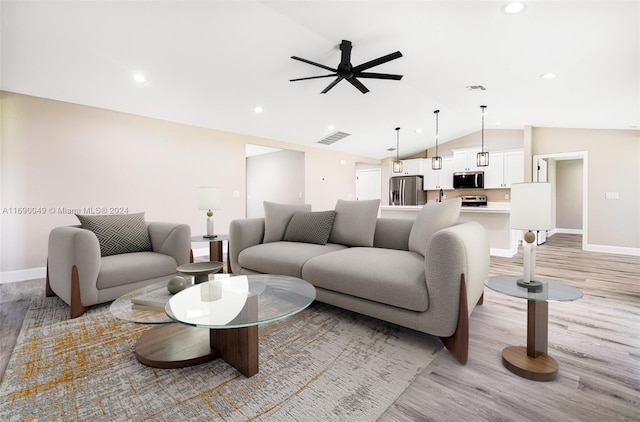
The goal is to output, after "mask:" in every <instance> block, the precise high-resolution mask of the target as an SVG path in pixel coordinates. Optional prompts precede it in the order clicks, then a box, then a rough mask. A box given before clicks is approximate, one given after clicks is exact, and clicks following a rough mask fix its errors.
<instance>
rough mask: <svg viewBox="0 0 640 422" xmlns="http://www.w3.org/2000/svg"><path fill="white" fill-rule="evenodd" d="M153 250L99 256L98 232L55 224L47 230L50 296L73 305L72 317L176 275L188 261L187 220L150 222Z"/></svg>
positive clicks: (189, 243) (189, 250) (188, 235)
mask: <svg viewBox="0 0 640 422" xmlns="http://www.w3.org/2000/svg"><path fill="white" fill-rule="evenodd" d="M147 229H148V230H149V237H150V240H151V248H152V251H148V252H132V253H122V254H118V255H110V256H101V253H100V245H99V242H98V238H97V236H96V235H95V234H94V233H93V232H92V231H89V230H86V229H83V228H81V227H80V226H67V227H57V228H55V229H53V230H52V231H51V233H50V234H49V256H48V259H47V278H46V294H47V296H53V295H57V296H58V297H60V298H61V299H62V300H64V301H65V302H66V303H67V304H69V305H70V307H71V318H76V317H78V316H80V315H82V314H83V313H84V312H85V311H86V310H87V309H88V308H89V306H91V305H95V304H98V303H104V302H109V301H112V300H115V299H117V298H118V297H120V296H122V295H123V294H125V293H128V292H130V291H132V290H135V289H138V288H140V287H144V286H146V285H148V284H151V283H154V282H156V281H161V280H163V279H167V278H168V277H171V276H173V275H177V272H176V268H177V267H178V266H179V265H182V264H186V263H188V262H189V261H190V253H191V228H190V227H189V226H188V225H187V224H173V223H159V222H149V223H147Z"/></svg>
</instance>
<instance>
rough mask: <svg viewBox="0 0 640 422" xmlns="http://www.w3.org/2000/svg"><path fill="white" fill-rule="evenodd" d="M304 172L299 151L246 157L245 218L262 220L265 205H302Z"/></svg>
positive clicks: (302, 155)
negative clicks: (274, 203)
mask: <svg viewBox="0 0 640 422" xmlns="http://www.w3.org/2000/svg"><path fill="white" fill-rule="evenodd" d="M304 171H305V170H304V152H301V151H290V150H282V151H277V152H271V153H268V154H262V155H256V156H253V157H247V218H258V217H264V205H263V203H264V201H270V202H278V203H281V204H304V203H305V197H304V179H305V177H304ZM265 174H268V175H269V177H265Z"/></svg>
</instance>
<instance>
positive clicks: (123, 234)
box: [76, 212, 152, 256]
mask: <svg viewBox="0 0 640 422" xmlns="http://www.w3.org/2000/svg"><path fill="white" fill-rule="evenodd" d="M76 217H78V220H80V224H82V228H83V229H87V230H91V231H92V232H93V233H95V235H96V237H97V238H98V243H99V244H100V255H101V256H109V255H118V254H123V253H131V252H145V251H151V250H152V248H151V238H150V237H149V230H148V229H147V224H146V222H145V221H144V213H143V212H141V213H138V214H114V215H79V214H76Z"/></svg>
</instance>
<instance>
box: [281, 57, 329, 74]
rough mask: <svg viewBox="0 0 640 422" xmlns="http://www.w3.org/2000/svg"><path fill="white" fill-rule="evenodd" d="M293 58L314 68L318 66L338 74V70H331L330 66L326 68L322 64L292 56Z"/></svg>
mask: <svg viewBox="0 0 640 422" xmlns="http://www.w3.org/2000/svg"><path fill="white" fill-rule="evenodd" d="M291 58H292V59H293V60H298V61H300V62H303V63H308V64H310V65H313V66H318V67H321V68H323V69H326V70H330V71H332V72H337V71H338V70H337V69H333V68H331V67H329V66H325V65H323V64H320V63H316V62H312V61H311V60H307V59H303V58H302V57H297V56H291Z"/></svg>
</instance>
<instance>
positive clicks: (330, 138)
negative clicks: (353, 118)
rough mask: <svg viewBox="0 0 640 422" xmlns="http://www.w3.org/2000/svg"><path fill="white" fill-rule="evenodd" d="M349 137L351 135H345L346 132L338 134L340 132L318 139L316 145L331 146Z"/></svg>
mask: <svg viewBox="0 0 640 422" xmlns="http://www.w3.org/2000/svg"><path fill="white" fill-rule="evenodd" d="M349 135H351V134H350V133H346V132H340V131H338V132H334V133H332V134H331V135H329V136H327V137H325V138H322V139H320V140H319V141H318V143H319V144H322V145H331V144H333V143H335V142H338V141H339V140H340V139H344V138H346V137H347V136H349Z"/></svg>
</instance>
